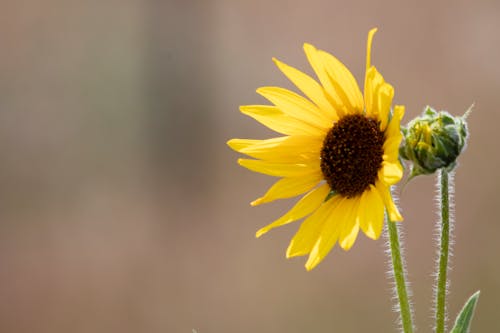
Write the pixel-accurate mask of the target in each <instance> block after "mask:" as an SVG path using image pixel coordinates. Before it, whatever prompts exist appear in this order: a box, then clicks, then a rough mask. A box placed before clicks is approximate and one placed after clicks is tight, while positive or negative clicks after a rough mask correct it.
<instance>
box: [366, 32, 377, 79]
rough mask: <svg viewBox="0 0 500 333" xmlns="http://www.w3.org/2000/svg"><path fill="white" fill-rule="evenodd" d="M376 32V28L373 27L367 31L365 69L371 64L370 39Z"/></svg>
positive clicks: (371, 39)
mask: <svg viewBox="0 0 500 333" xmlns="http://www.w3.org/2000/svg"><path fill="white" fill-rule="evenodd" d="M376 32H377V28H373V29H372V30H370V31H369V32H368V39H367V41H366V71H368V69H369V68H370V67H371V66H372V65H371V54H372V41H373V36H374V35H375V33H376Z"/></svg>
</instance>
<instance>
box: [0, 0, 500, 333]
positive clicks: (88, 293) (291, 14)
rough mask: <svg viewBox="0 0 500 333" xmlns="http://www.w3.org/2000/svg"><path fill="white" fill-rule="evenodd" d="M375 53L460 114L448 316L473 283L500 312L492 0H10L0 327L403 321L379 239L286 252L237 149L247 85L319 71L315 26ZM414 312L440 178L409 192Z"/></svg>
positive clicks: (315, 328) (408, 87) (489, 315)
mask: <svg viewBox="0 0 500 333" xmlns="http://www.w3.org/2000/svg"><path fill="white" fill-rule="evenodd" d="M375 26H377V27H379V32H378V33H377V35H376V37H375V41H374V47H373V55H372V62H373V63H374V64H375V65H376V66H377V68H378V69H379V70H380V71H381V72H382V73H383V75H384V77H385V79H386V80H387V81H388V82H390V83H392V84H393V85H394V86H395V88H396V95H395V103H400V104H405V105H406V106H407V113H406V117H405V122H407V121H409V120H410V119H411V118H413V117H415V116H416V115H418V114H419V113H420V112H421V110H422V109H423V107H424V106H425V105H426V104H430V105H432V106H434V107H435V108H437V109H447V110H449V111H450V112H451V113H453V114H455V115H461V114H462V113H463V112H464V111H465V110H466V109H467V108H468V107H469V106H470V105H471V104H472V103H473V102H475V109H474V112H473V113H472V115H471V116H470V118H469V124H470V132H471V133H472V135H471V137H470V141H469V145H468V148H467V150H466V152H465V153H464V154H463V156H462V157H461V158H460V166H459V168H458V170H457V173H456V177H455V180H456V220H457V221H456V225H455V240H456V246H455V248H454V257H453V258H452V262H453V269H452V271H451V274H450V278H451V289H450V290H451V293H450V296H449V305H450V306H449V309H450V317H451V321H452V320H454V318H455V316H456V314H457V312H458V311H459V309H460V308H461V306H462V304H463V303H464V302H465V300H466V299H467V298H468V297H469V296H470V295H471V294H472V293H473V292H474V291H476V290H478V289H480V290H481V297H480V300H479V306H478V309H477V312H476V317H475V319H474V321H473V331H474V332H498V331H500V323H499V322H498V304H499V299H500V265H499V262H498V255H499V252H500V242H499V241H498V238H499V237H500V223H499V219H498V217H497V216H498V214H497V211H496V209H497V208H498V207H499V199H498V198H499V197H498V190H499V187H500V178H499V176H498V173H497V172H498V170H499V168H500V165H499V162H500V157H499V154H498V144H496V143H495V142H494V141H492V140H493V139H494V138H495V137H494V135H495V133H497V134H498V126H497V125H498V124H499V121H500V116H499V112H498V103H499V94H498V91H499V87H500V65H499V63H498V59H500V33H499V32H500V2H498V1H494V0H480V1H474V2H471V1H465V0H459V1H453V2H452V1H443V2H436V1H406V2H401V1H395V0H386V1H372V2H368V1H366V2H365V1H349V2H348V1H319V0H317V1H308V2H303V1H281V0H277V1H263V0H256V1H229V0H226V1H224V0H221V1H210V0H204V1H201V0H200V1H180V0H179V1H172V0H171V1H166V2H165V1H153V0H146V1H124V0H120V1H118V0H117V1H111V0H110V1H96V0H90V1H67V0H64V1H63V0H47V1H30V0H18V1H6V2H4V3H3V5H2V11H1V12H0V45H1V52H0V151H1V156H2V157H1V162H0V331H1V332H18V333H21V332H38V333H43V332H51V333H55V332H77V333H78V332H121V333H126V332H172V333H176V332H191V330H192V329H196V330H197V331H198V332H199V333H208V332H219V333H222V332H261V333H264V332H269V333H271V332H288V333H295V332H297V333H298V332H395V331H396V329H395V325H394V322H395V321H396V318H397V317H396V315H395V314H394V313H393V312H392V311H391V308H392V305H393V303H392V302H391V300H390V298H391V289H390V280H388V278H387V277H386V271H387V269H388V266H387V263H386V257H385V255H384V249H385V245H384V240H383V239H381V240H380V241H377V242H374V241H371V240H368V239H367V238H366V237H365V236H364V235H361V234H360V236H359V238H358V241H357V242H356V245H355V246H354V247H353V248H352V250H351V251H349V252H348V253H346V252H344V251H342V250H340V249H339V248H335V249H334V250H333V252H332V253H331V254H330V255H329V256H328V257H327V258H326V259H325V261H324V262H323V263H322V264H321V265H320V266H319V267H318V268H317V269H315V270H314V271H312V272H309V273H307V272H306V271H305V269H304V267H303V265H304V263H305V258H296V259H293V260H286V259H285V251H286V247H287V245H288V242H289V240H290V238H291V236H292V235H293V234H294V232H295V230H296V228H297V226H298V224H294V225H289V226H287V227H283V228H280V229H278V230H276V231H274V232H271V233H270V234H268V235H266V236H265V237H263V238H261V239H258V240H257V239H255V238H254V233H255V231H256V230H257V229H258V228H260V227H261V226H263V225H265V224H267V223H269V222H271V221H273V220H274V219H275V218H277V217H278V216H280V215H281V214H283V213H284V212H285V211H286V209H287V208H289V207H291V206H292V204H293V201H290V200H287V201H284V202H278V203H272V204H268V205H264V206H261V207H258V208H251V207H250V206H249V204H248V203H249V202H250V201H252V200H253V199H255V198H256V197H258V196H260V195H261V194H262V193H264V191H266V189H267V187H268V186H269V185H271V183H272V181H273V179H271V178H270V177H265V176H262V175H258V174H254V173H251V172H249V171H247V170H245V169H243V168H240V167H238V165H237V164H236V159H237V158H238V154H236V153H234V152H232V151H230V149H229V148H228V147H227V146H226V144H225V142H226V141H227V140H228V139H230V138H233V137H241V138H268V137H271V136H272V135H273V134H272V133H271V132H270V131H269V130H267V129H265V128H264V127H262V126H260V125H258V124H257V123H256V122H254V121H253V120H252V119H250V118H247V117H245V116H243V115H241V114H240V113H239V112H238V106H239V105H241V104H259V103H264V100H263V99H262V98H260V97H259V96H258V95H257V94H256V93H255V89H256V88H258V87H259V86H264V85H279V86H284V87H289V88H292V85H291V84H290V83H289V82H288V81H287V80H286V78H285V77H284V76H283V75H282V74H280V72H279V71H278V70H277V69H276V68H275V67H274V64H273V63H272V61H271V57H273V56H276V57H278V58H279V59H280V60H283V61H285V62H287V63H289V64H291V65H293V66H296V67H298V68H300V69H302V70H304V71H306V72H307V73H310V74H312V71H311V69H310V67H309V66H308V64H307V61H306V58H305V56H304V54H303V51H302V43H303V42H305V41H307V42H310V43H313V44H315V45H316V46H318V47H320V48H322V49H324V50H327V51H329V52H331V53H333V54H335V55H336V56H337V57H338V58H340V59H341V60H342V61H343V62H344V63H345V64H346V65H347V66H348V67H349V68H350V69H351V70H352V72H353V74H354V75H355V77H356V78H357V79H358V82H362V79H363V75H364V66H365V45H366V36H367V33H368V30H369V29H371V28H372V27H375ZM398 193H399V197H400V204H401V207H402V211H403V212H404V216H405V222H404V226H403V228H404V232H405V246H406V253H407V263H408V275H409V279H410V281H411V284H412V290H413V294H414V297H413V303H414V304H415V313H416V323H417V325H418V327H419V328H420V331H421V332H428V331H431V327H432V313H431V312H430V310H429V309H430V306H431V297H432V284H433V278H432V271H433V267H434V260H435V254H436V249H435V246H434V238H435V227H434V221H435V218H436V216H435V213H434V208H435V206H436V203H435V198H434V195H435V178H434V177H420V178H417V179H415V180H414V181H412V182H411V183H410V184H409V185H408V186H407V187H406V188H405V190H404V192H402V193H401V191H400V190H398Z"/></svg>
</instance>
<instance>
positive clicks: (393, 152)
mask: <svg viewBox="0 0 500 333" xmlns="http://www.w3.org/2000/svg"><path fill="white" fill-rule="evenodd" d="M376 30H377V29H372V30H371V31H370V32H369V33H368V40H367V52H366V73H365V86H364V98H363V95H362V94H361V91H360V89H359V87H358V84H357V82H356V80H355V79H354V77H353V75H352V74H351V72H350V71H349V70H348V69H347V68H346V67H345V66H344V64H342V63H341V62H340V61H339V60H338V59H337V58H335V57H334V56H332V55H331V54H329V53H327V52H325V51H322V50H318V49H316V48H315V47H314V46H312V45H310V44H307V43H306V44H304V51H305V54H306V56H307V59H308V61H309V63H310V65H311V66H312V68H313V70H314V72H315V74H316V75H317V77H318V79H319V82H317V81H316V80H315V79H313V78H311V77H310V76H308V75H307V74H305V73H303V72H301V71H299V70H297V69H295V68H293V67H291V66H289V65H286V64H285V63H283V62H281V61H279V60H277V59H274V58H273V61H274V62H275V64H276V65H277V66H278V68H279V69H280V70H281V71H282V72H283V74H285V76H286V77H287V78H288V79H289V80H290V81H291V82H292V83H293V84H295V86H296V87H297V88H298V89H299V90H301V91H302V93H303V94H304V95H305V97H303V96H301V95H298V94H296V93H294V92H292V91H290V90H287V89H284V88H279V87H262V88H259V89H257V93H258V94H260V95H262V96H263V97H265V98H266V99H267V100H269V101H270V102H271V103H272V104H274V105H246V106H241V107H240V111H241V112H242V113H243V114H245V115H248V116H250V117H252V118H254V119H255V120H257V121H258V122H260V123H262V124H263V125H265V126H267V127H268V128H270V129H272V130H274V131H276V132H278V133H281V134H283V135H284V136H280V137H276V138H272V139H267V140H249V139H232V140H229V141H228V145H229V146H230V147H231V148H232V149H234V150H236V151H238V152H240V153H243V154H246V155H248V156H250V157H252V159H239V160H238V163H239V164H240V165H241V166H243V167H245V168H247V169H250V170H251V171H255V172H259V173H263V174H266V175H269V176H274V177H280V179H279V180H278V181H277V182H276V183H275V184H274V185H272V186H271V188H270V189H269V190H268V191H267V192H266V193H265V194H264V195H263V196H262V197H260V198H258V199H257V200H255V201H253V202H252V203H251V205H252V206H256V205H259V204H263V203H267V202H271V201H274V200H277V199H285V198H291V197H295V196H299V195H302V198H300V200H298V201H297V203H296V204H295V205H294V206H293V207H292V208H291V209H290V210H289V211H288V212H287V213H286V214H285V215H283V216H282V217H280V218H279V219H277V220H276V221H274V222H273V223H271V224H269V225H267V226H265V227H263V228H262V229H260V230H259V231H257V234H256V236H257V237H260V236H262V235H263V234H265V233H267V232H268V231H269V230H271V229H273V228H276V227H279V226H282V225H285V224H288V223H291V222H294V221H297V220H301V219H303V218H305V220H304V221H303V222H302V224H301V225H300V228H299V230H298V231H297V233H296V234H295V236H294V237H293V239H292V240H291V242H290V245H289V246H288V249H287V252H286V256H287V258H290V257H295V256H303V255H309V258H308V260H307V262H306V265H305V267H306V269H307V270H311V269H313V268H314V267H316V266H317V265H318V264H319V263H320V262H321V261H322V260H323V259H324V258H325V256H326V255H327V254H328V253H329V252H330V251H331V249H332V248H333V247H334V246H335V244H336V243H338V244H339V245H340V247H341V248H342V249H344V250H346V251H347V250H349V249H350V248H351V247H352V245H353V244H354V242H355V240H356V237H357V235H358V232H359V229H361V230H362V231H363V232H364V233H365V235H366V236H368V237H369V238H371V239H378V238H379V236H380V234H381V231H382V227H383V223H384V212H387V215H388V218H389V219H390V220H391V221H402V220H403V218H402V216H401V214H400V213H399V211H398V208H397V207H396V205H395V204H394V201H393V198H392V195H391V191H390V186H391V185H394V184H396V183H397V182H399V181H400V180H401V177H402V175H403V168H402V166H401V164H400V162H399V158H398V149H399V145H400V143H401V139H402V135H401V132H400V121H401V119H402V117H403V114H404V106H395V107H394V109H393V111H392V112H391V103H392V98H393V96H394V88H393V87H392V86H391V85H390V84H388V83H386V82H385V81H384V78H383V77H382V75H381V74H380V73H379V72H378V71H377V69H376V68H375V67H374V66H372V65H371V63H370V54H371V44H372V39H373V36H374V34H375V32H376ZM306 97H307V98H306ZM389 223H390V222H389Z"/></svg>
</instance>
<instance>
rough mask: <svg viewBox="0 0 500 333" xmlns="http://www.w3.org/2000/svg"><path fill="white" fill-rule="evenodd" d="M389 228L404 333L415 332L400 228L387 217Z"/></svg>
mask: <svg viewBox="0 0 500 333" xmlns="http://www.w3.org/2000/svg"><path fill="white" fill-rule="evenodd" d="M387 230H388V232H389V244H390V247H391V259H392V269H393V272H394V281H395V283H396V291H397V294H398V300H399V312H400V316H401V322H402V326H403V332H404V333H412V332H413V324H412V313H411V308H410V302H409V299H408V292H407V287H406V282H405V270H404V265H403V260H402V257H401V246H400V244H399V235H398V228H397V226H396V223H394V222H392V221H391V220H390V219H389V218H387Z"/></svg>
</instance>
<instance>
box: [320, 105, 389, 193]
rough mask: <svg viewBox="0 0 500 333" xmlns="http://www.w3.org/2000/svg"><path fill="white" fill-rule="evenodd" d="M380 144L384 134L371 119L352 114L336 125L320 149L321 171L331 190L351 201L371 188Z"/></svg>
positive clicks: (377, 168) (377, 169) (375, 175)
mask: <svg viewBox="0 0 500 333" xmlns="http://www.w3.org/2000/svg"><path fill="white" fill-rule="evenodd" d="M383 144H384V133H383V132H381V131H380V125H379V122H378V121H376V120H375V119H372V118H367V117H365V116H364V115H361V114H356V115H348V116H345V117H343V118H341V119H340V120H339V121H338V122H336V123H335V124H334V126H333V127H332V129H331V130H330V131H329V132H328V134H327V135H326V137H325V140H324V141H323V148H322V149H321V171H322V172H323V175H324V176H325V179H326V181H327V182H328V185H330V188H331V190H332V191H333V192H335V193H338V194H340V195H342V196H344V197H348V198H352V197H355V196H357V195H360V194H362V193H363V192H364V191H365V190H366V189H367V188H368V187H369V186H370V184H372V185H374V184H375V180H376V179H377V173H378V171H379V169H380V167H381V165H382V161H383Z"/></svg>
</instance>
